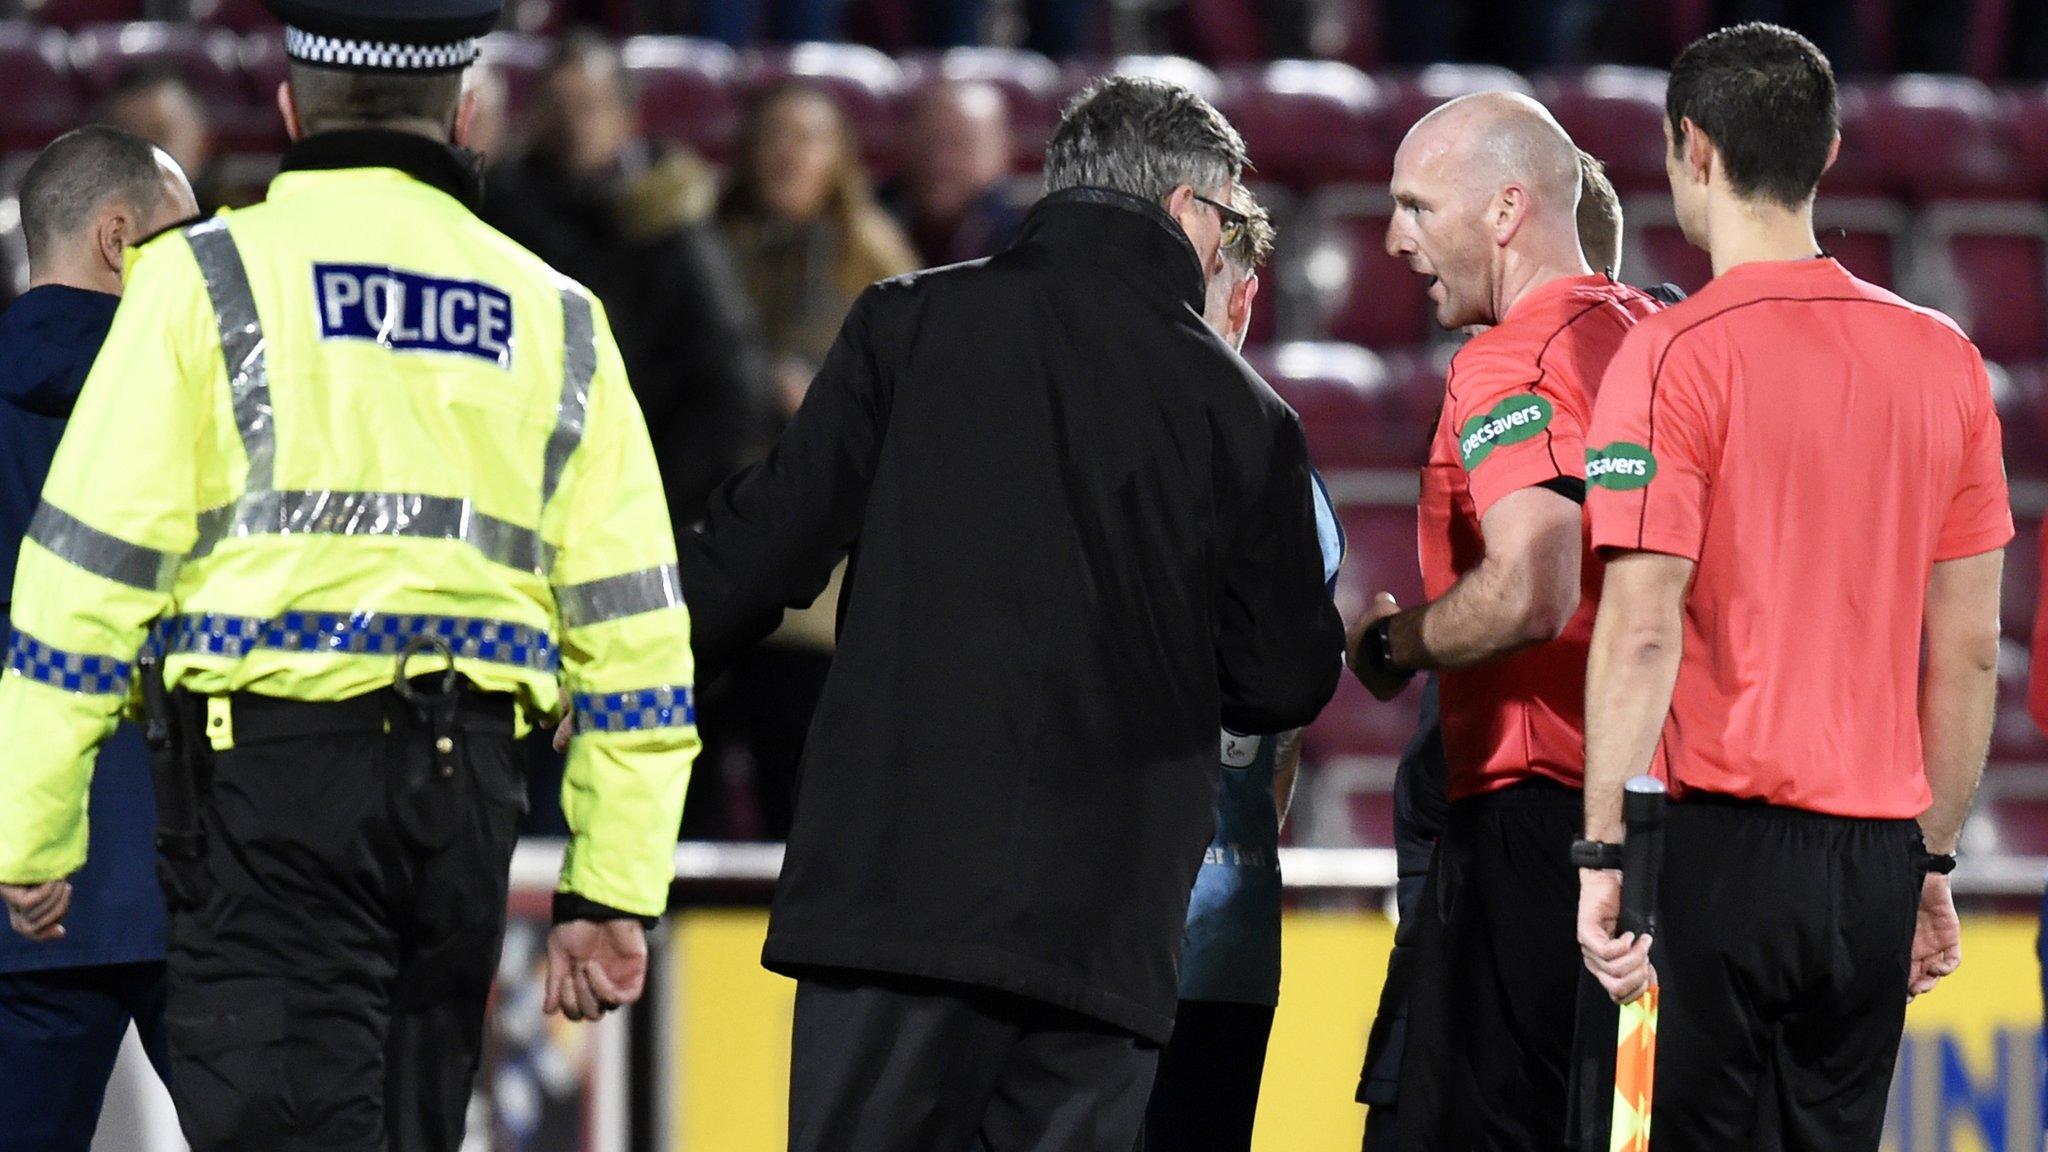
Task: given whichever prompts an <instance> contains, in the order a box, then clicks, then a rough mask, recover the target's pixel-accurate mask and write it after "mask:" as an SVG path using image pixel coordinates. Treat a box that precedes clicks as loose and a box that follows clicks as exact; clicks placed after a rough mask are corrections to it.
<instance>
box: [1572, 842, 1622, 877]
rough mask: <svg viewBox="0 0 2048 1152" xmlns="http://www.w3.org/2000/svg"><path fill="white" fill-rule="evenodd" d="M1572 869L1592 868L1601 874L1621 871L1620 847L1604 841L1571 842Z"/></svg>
mask: <svg viewBox="0 0 2048 1152" xmlns="http://www.w3.org/2000/svg"><path fill="white" fill-rule="evenodd" d="M1571 860H1572V867H1574V868H1593V869H1597V870H1599V871H1602V872H1613V871H1619V870H1620V869H1621V845H1619V844H1612V843H1609V842H1608V841H1605V840H1574V841H1572V856H1571Z"/></svg>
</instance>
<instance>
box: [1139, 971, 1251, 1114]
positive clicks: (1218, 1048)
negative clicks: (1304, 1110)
mask: <svg viewBox="0 0 2048 1152" xmlns="http://www.w3.org/2000/svg"><path fill="white" fill-rule="evenodd" d="M1272 1036H1273V1006H1272V1005H1270V1004H1233V1003H1230V1002H1228V1001H1224V1000H1182V1001H1181V1002H1180V1004H1179V1005H1178V1006H1177V1007H1176V1008H1175V1010H1174V1015H1173V1039H1171V1040H1169V1041H1167V1043H1166V1047H1165V1048H1164V1049H1162V1050H1161V1052H1160V1055H1159V1075H1158V1077H1157V1078H1156V1079H1155V1080H1154V1081H1153V1083H1152V1102H1151V1103H1150V1104H1149V1105H1147V1106H1146V1108H1145V1139H1144V1142H1143V1143H1141V1144H1140V1145H1139V1146H1138V1147H1139V1149H1140V1152H1250V1149H1251V1146H1252V1129H1253V1127H1255V1126H1256V1124H1257V1122H1258V1116H1259V1084H1260V1082H1261V1081H1262V1080H1263V1079H1264V1078H1265V1072H1266V1044H1267V1042H1268V1041H1269V1040H1271V1039H1272Z"/></svg>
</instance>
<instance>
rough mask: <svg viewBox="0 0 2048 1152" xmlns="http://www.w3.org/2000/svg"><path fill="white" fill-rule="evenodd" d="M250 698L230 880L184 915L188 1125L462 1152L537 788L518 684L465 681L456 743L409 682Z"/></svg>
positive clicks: (182, 1063) (177, 974) (290, 1141)
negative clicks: (324, 696)
mask: <svg viewBox="0 0 2048 1152" xmlns="http://www.w3.org/2000/svg"><path fill="white" fill-rule="evenodd" d="M233 705H234V713H233V720H234V724H233V727H234V736H235V746H234V747H233V749H231V750H229V751H224V752H218V753H215V754H213V755H212V757H211V761H212V763H211V783H210V787H209V788H208V790H207V792H206V795H205V799H204V801H203V803H202V810H203V816H204V824H205V829H206V835H207V845H206V861H207V869H208V871H209V873H210V874H211V886H212V890H211V892H210V894H209V895H208V896H207V897H206V899H205V901H204V902H203V903H202V904H201V905H200V906H199V907H196V908H182V909H178V908H174V909H173V911H172V915H171V922H170V959H169V973H170V993H169V1006H168V1012H167V1026H168V1030H169V1034H170V1042H171V1063H172V1073H173V1075H172V1096H173V1099H174V1100H175V1101H176V1103H177V1106H178V1117H179V1120H180V1123H181V1125H182V1126H183V1128H184V1130H185V1137H186V1139H187V1140H188V1141H189V1142H190V1143H191V1145H192V1148H193V1152H225V1150H231V1149H232V1150H237V1152H295V1150H300V1149H305V1150H315V1149H321V1150H324V1149H336V1150H340V1149H347V1150H349V1152H384V1150H387V1149H388V1150H392V1152H416V1150H417V1152H444V1150H445V1152H455V1149H457V1148H458V1147H459V1146H460V1144H461V1141H462V1135H463V1120H464V1111H465V1109H466V1107H467V1105H468V1101H469V1096H470V1088H471V1082H472V1081H473V1080H474V1078H475V1074H476V1068H477V1062H478V1057H479V1053H480V1050H481V1047H482V1039H483V1024H484V1006H485V1001H486V998H487V997H488V995H489V992H490V987H491V981H492V977H493V975H494V973H495V971H496V969H497V964H498V952H499V947H500V945H501V943H502V940H503V935H504V927H505V897H506V885H507V879H506V874H507V870H508V868H509V865H510V862H511V857H512V847H513V843H514V840H515V835H516V826H517V823H518V819H519V816H520V814H521V812H522V811H523V809H524V807H525V803H526V800H525V787H524V781H523V780H522V778H521V773H520V768H521V765H522V764H523V759H522V758H521V756H520V753H519V750H518V748H517V747H516V745H515V744H514V742H513V738H512V704H511V701H510V699H509V698H507V697H485V696H471V697H468V698H466V700H465V702H464V705H463V707H462V709H461V710H460V712H459V714H458V717H457V718H456V720H455V722H454V733H453V751H452V752H451V753H450V754H448V755H447V756H445V757H437V755H436V753H435V752H434V750H433V734H432V732H431V731H430V730H429V729H428V728H427V727H426V726H425V724H424V723H423V721H422V720H421V718H420V717H418V716H416V715H415V714H414V713H413V712H412V710H411V709H410V708H409V707H408V706H406V705H404V704H402V703H401V702H399V700H398V699H397V697H396V696H395V695H394V694H392V693H390V692H380V693H374V694H372V695H371V696H368V697H361V698H358V699H357V700H353V701H348V702H346V703H343V704H331V705H304V704H294V703H288V702H284V701H275V700H271V701H266V700H265V699H263V698H259V697H248V696H237V697H234V698H233ZM387 725H388V728H389V730H388V731H386V730H385V728H386V726H387ZM444 772H445V774H444Z"/></svg>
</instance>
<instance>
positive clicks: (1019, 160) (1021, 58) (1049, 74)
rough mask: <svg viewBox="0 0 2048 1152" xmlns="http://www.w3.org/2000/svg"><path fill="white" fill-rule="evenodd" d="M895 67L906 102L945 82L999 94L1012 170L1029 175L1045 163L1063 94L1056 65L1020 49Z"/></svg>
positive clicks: (944, 55)
mask: <svg viewBox="0 0 2048 1152" xmlns="http://www.w3.org/2000/svg"><path fill="white" fill-rule="evenodd" d="M900 64H901V65H902V68H903V84H904V89H905V97H904V99H905V101H906V102H907V101H909V100H912V99H915V98H916V94H917V93H918V92H919V91H921V90H922V89H924V88H926V87H929V86H930V85H933V84H938V83H943V82H946V81H978V82H980V83H984V84H991V85H994V86H995V87H996V88H998V89H1000V90H1001V91H1002V93H1003V98H1004V99H1005V100H1006V101H1007V102H1008V104H1009V108H1010V135H1011V140H1012V143H1013V151H1014V154H1015V157H1016V160H1015V165H1016V170H1017V171H1019V172H1035V171H1037V170H1038V169H1039V168H1040V167H1041V166H1042V165H1043V164H1044V163H1045V146H1046V144H1047V143H1048V142H1049V141H1050V140H1051V139H1052V133H1053V129H1055V128H1057V127H1059V123H1060V102H1061V97H1062V96H1063V95H1064V94H1065V93H1066V87H1065V80H1064V76H1063V74H1062V73H1061V71H1060V66H1059V65H1057V64H1055V63H1053V62H1052V61H1051V60H1048V59H1046V58H1045V57H1043V56H1040V55H1039V54H1038V53H1036V52H1030V51H1026V50H1024V49H1021V48H949V49H946V50H945V51H942V52H923V53H913V54H911V55H908V56H905V57H903V58H902V60H901V61H900Z"/></svg>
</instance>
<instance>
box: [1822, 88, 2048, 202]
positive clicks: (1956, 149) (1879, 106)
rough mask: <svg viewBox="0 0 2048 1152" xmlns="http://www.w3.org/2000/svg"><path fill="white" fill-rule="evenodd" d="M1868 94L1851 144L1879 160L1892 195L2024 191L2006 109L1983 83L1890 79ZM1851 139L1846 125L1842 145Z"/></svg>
mask: <svg viewBox="0 0 2048 1152" xmlns="http://www.w3.org/2000/svg"><path fill="white" fill-rule="evenodd" d="M1865 92H1866V96H1867V99H1868V100H1869V107H1868V108H1867V109H1866V110H1865V112H1864V114H1863V115H1862V116H1861V117H1860V119H1859V121H1858V124H1857V126H1856V127H1857V132H1858V138H1857V139H1856V140H1854V141H1853V143H1854V144H1855V145H1856V146H1857V147H1858V148H1859V149H1864V150H1868V151H1869V152H1870V153H1871V155H1872V156H1873V157H1875V158H1876V159H1877V161H1878V162H1879V164H1880V166H1881V167H1882V170H1883V179H1884V183H1885V185H1886V187H1887V189H1888V190H1889V191H1891V192H1892V193H1894V194H1896V195H1899V196H1903V197H1906V198H1907V199H1910V200H1915V201H1925V200H1934V199H1942V198H1963V197H2010V196H2019V195H2022V194H2024V193H2025V191H2026V181H2025V179H2024V177H2023V175H2022V174H2021V171H2020V168H2019V166H2018V163H2017V160H2016V158H2015V157H2014V155H2013V154H2012V151H2011V148H2010V136H2009V133H2008V132H2007V130H2006V126H2005V123H2004V116H2005V114H2006V108H2005V106H2004V105H2002V104H2001V103H2000V101H1999V100H1998V98H1997V97H1996V96H1994V95H1993V94H1992V91H1991V89H1989V88H1987V87H1985V86H1984V84H1983V83H1982V82H1981V81H1978V80H1974V79H1972V78H1970V77H1967V76H1925V75H1909V76H1895V77H1893V78H1892V79H1890V80H1889V81H1886V82H1884V83H1883V84H1881V85H1874V86H1872V87H1870V88H1868V89H1866V90H1865ZM1851 143H1852V141H1851V140H1850V139H1849V138H1848V129H1846V128H1845V129H1844V139H1843V141H1842V150H1843V151H1844V152H1847V151H1848V150H1849V147H1850V145H1851ZM1829 188H1830V190H1836V191H1839V189H1836V188H1834V185H1833V184H1832V183H1831V184H1830V185H1829Z"/></svg>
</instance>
